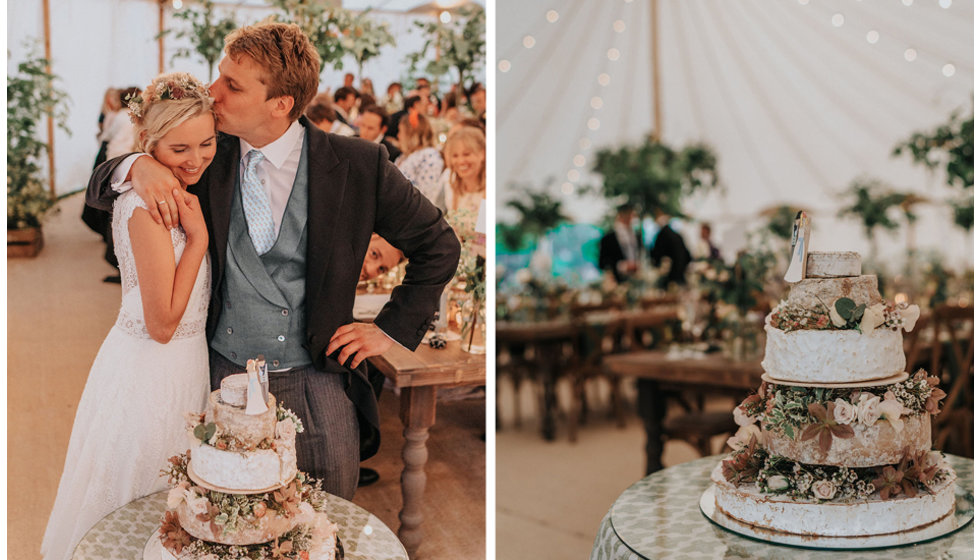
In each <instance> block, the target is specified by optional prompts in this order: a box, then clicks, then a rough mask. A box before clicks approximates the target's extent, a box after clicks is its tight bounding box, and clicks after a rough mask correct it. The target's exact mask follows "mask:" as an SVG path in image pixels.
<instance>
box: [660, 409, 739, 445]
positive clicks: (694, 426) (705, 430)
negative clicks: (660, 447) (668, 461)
mask: <svg viewBox="0 0 980 560" xmlns="http://www.w3.org/2000/svg"><path fill="white" fill-rule="evenodd" d="M663 429H664V433H663V438H664V440H665V441H666V440H668V439H679V440H682V441H686V442H687V443H689V444H690V445H691V446H692V447H694V448H695V449H697V450H698V452H699V453H700V454H701V456H702V457H707V456H708V455H712V454H714V452H713V451H712V450H711V438H713V437H714V436H717V435H722V434H726V435H733V434H734V433H735V432H736V431H737V430H738V425H737V424H736V423H735V418H734V416H732V412H731V411H730V410H728V411H720V410H719V411H705V410H703V408H702V410H700V411H693V412H686V413H684V414H678V415H676V416H669V417H667V418H666V419H665V420H664V428H663Z"/></svg>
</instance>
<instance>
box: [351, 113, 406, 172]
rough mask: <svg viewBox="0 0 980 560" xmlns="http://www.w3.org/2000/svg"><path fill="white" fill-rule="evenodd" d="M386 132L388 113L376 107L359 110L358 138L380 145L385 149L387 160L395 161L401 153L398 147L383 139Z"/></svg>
mask: <svg viewBox="0 0 980 560" xmlns="http://www.w3.org/2000/svg"><path fill="white" fill-rule="evenodd" d="M387 132H388V113H386V112H385V110H384V109H382V108H381V107H378V106H377V105H368V106H367V107H362V108H361V128H360V137H361V138H363V139H365V140H368V141H369V142H375V143H377V144H381V145H382V146H384V147H385V148H387V149H388V160H389V161H395V160H396V159H398V156H400V155H402V151H401V150H399V149H398V146H395V145H394V144H392V143H391V142H390V141H389V140H388V139H387V138H385V133H387Z"/></svg>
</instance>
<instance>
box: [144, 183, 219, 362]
mask: <svg viewBox="0 0 980 560" xmlns="http://www.w3.org/2000/svg"><path fill="white" fill-rule="evenodd" d="M174 200H175V201H176V202H177V206H178V209H179V211H180V221H181V224H183V226H184V231H185V233H186V234H187V246H186V247H184V252H183V255H182V256H181V259H180V262H179V263H176V262H175V259H174V250H173V245H172V244H171V241H170V230H168V229H167V228H166V227H165V226H163V225H162V224H158V223H156V222H154V221H153V218H152V217H151V216H150V213H149V212H147V211H146V210H145V209H143V208H137V209H136V210H135V211H134V212H133V216H132V217H131V218H130V219H129V236H130V240H131V241H132V244H133V257H134V259H135V260H136V275H137V277H138V278H139V284H140V296H141V298H142V303H143V317H144V319H145V321H146V330H147V331H148V332H149V334H150V337H151V338H153V340H155V341H157V342H160V343H162V344H166V343H167V342H170V339H171V338H172V337H173V335H174V332H175V331H176V330H177V325H179V324H180V319H181V318H182V317H183V316H184V310H185V309H186V308H187V302H188V300H189V299H190V297H191V291H192V290H193V289H194V281H195V280H196V279H197V272H198V269H200V267H201V261H202V260H203V259H204V255H205V253H206V252H207V250H208V234H207V229H206V227H205V225H204V218H203V217H202V215H201V207H200V205H199V204H198V201H197V198H196V197H194V195H191V194H188V193H180V195H179V196H174Z"/></svg>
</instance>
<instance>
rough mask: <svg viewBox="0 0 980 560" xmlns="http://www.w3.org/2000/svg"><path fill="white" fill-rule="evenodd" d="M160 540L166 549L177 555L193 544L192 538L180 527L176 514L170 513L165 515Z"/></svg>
mask: <svg viewBox="0 0 980 560" xmlns="http://www.w3.org/2000/svg"><path fill="white" fill-rule="evenodd" d="M160 540H161V541H163V545H164V546H165V547H167V548H169V549H171V550H173V551H174V552H176V553H177V554H180V553H181V552H183V550H184V547H185V546H188V545H190V544H191V536H190V535H189V534H188V533H187V531H184V528H183V527H181V526H180V520H179V519H178V517H177V514H176V513H175V512H172V511H168V512H166V514H165V515H164V518H163V525H161V526H160Z"/></svg>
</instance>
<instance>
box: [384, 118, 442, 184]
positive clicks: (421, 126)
mask: <svg viewBox="0 0 980 560" xmlns="http://www.w3.org/2000/svg"><path fill="white" fill-rule="evenodd" d="M435 146H436V143H435V134H434V133H433V132H432V126H431V125H430V124H429V119H428V118H427V117H426V116H425V115H423V114H421V113H416V112H414V111H409V112H408V113H407V114H406V115H405V116H404V117H402V119H401V123H400V125H399V127H398V147H399V148H400V149H401V151H402V155H400V156H398V159H396V160H395V165H396V166H397V167H398V169H399V170H401V172H402V174H403V175H405V177H407V178H408V180H409V181H411V182H412V184H413V185H415V188H417V189H418V190H419V191H421V192H422V195H423V196H425V197H426V198H428V199H429V200H430V201H432V202H433V203H435V201H436V199H437V197H438V196H439V175H440V174H441V173H442V168H443V162H442V154H440V153H439V150H437V149H436V147H435Z"/></svg>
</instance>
